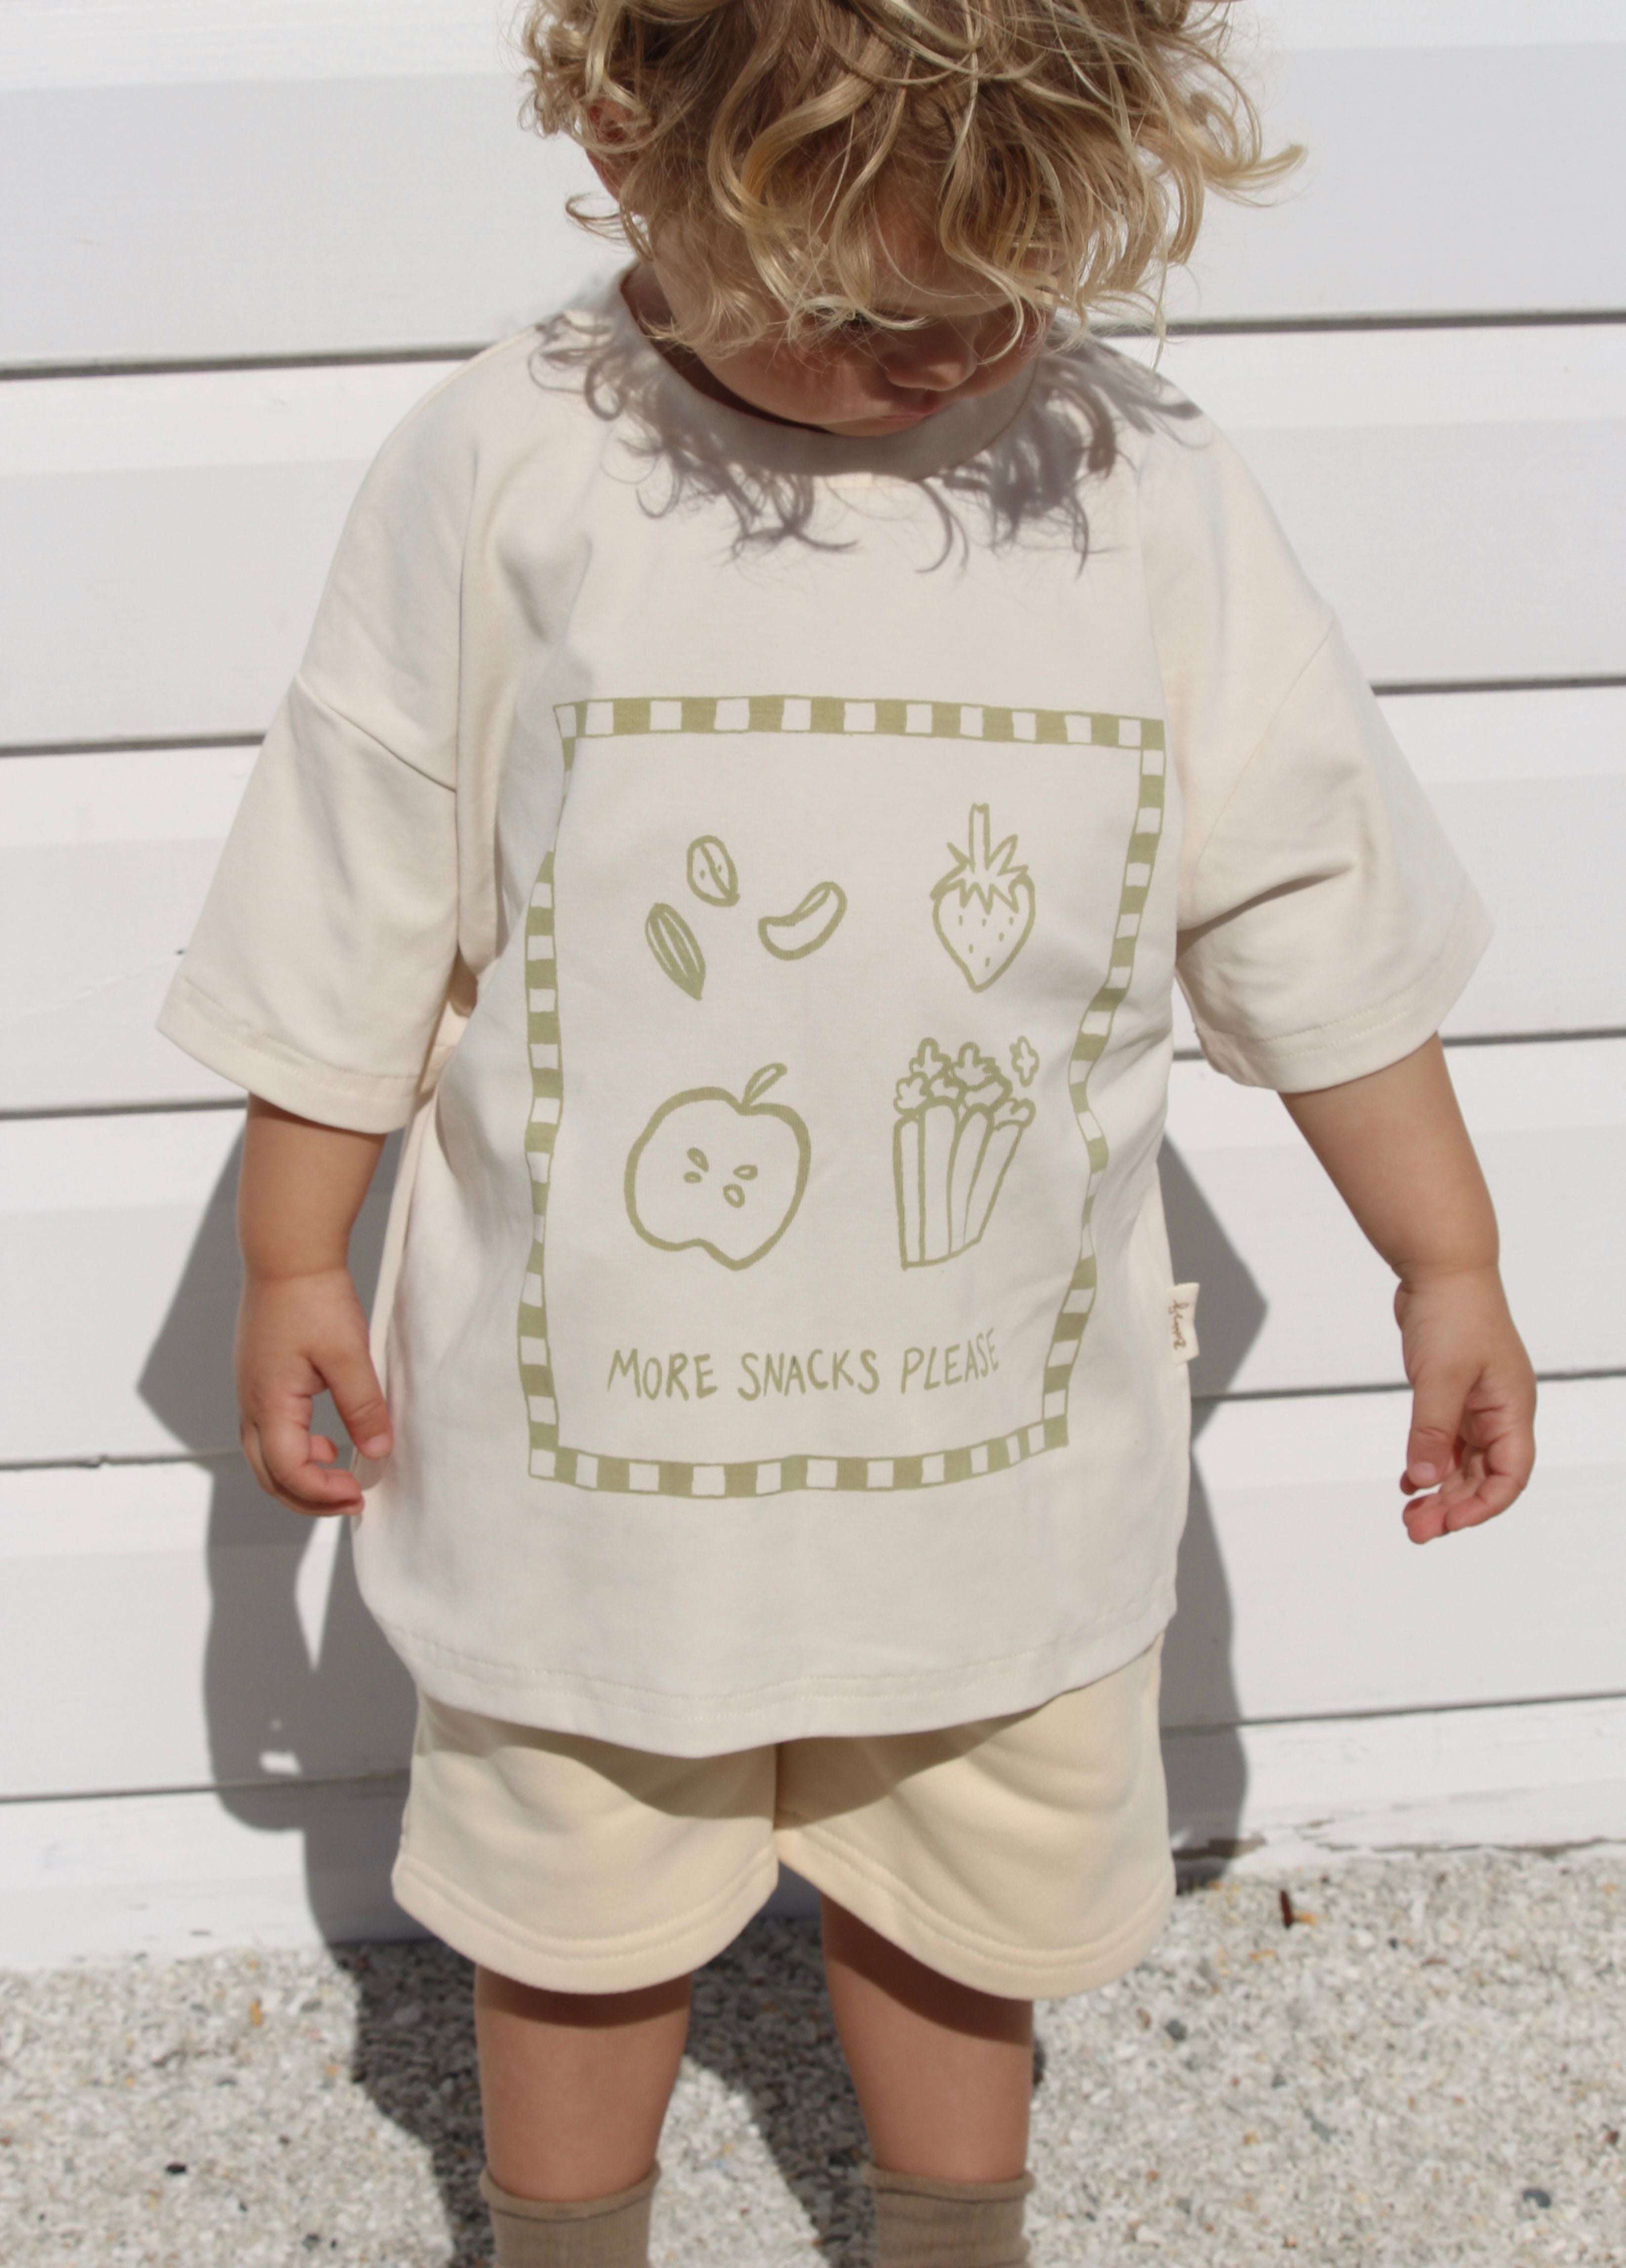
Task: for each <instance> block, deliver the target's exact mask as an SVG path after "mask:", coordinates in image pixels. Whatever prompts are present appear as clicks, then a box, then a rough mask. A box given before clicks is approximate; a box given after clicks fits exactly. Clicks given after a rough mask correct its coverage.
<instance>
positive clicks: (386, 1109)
mask: <svg viewBox="0 0 1626 2268" xmlns="http://www.w3.org/2000/svg"><path fill="white" fill-rule="evenodd" d="M158 1030H159V1031H160V1032H161V1033H162V1034H163V1035H164V1036H165V1038H166V1040H173V1042H174V1043H175V1045H176V1046H177V1047H178V1048H180V1049H184V1050H185V1052H186V1053H187V1054H188V1055H189V1056H191V1057H194V1058H195V1061H197V1062H198V1063H201V1064H205V1065H206V1066H207V1067H208V1069H209V1070H210V1071H217V1072H218V1073H219V1075H220V1077H221V1078H222V1079H230V1080H231V1081H232V1084H233V1085H234V1086H241V1087H244V1088H246V1090H247V1092H248V1093H249V1094H257V1095H260V1096H261V1097H262V1098H263V1099H264V1100H265V1101H267V1102H274V1103H275V1104H276V1107H277V1108H278V1109H279V1110H290V1111H292V1112H293V1114H294V1116H296V1117H299V1118H311V1119H314V1120H315V1121H316V1122H317V1123H319V1124H320V1125H324V1126H342V1127H344V1128H345V1129H347V1130H349V1131H350V1132H353V1133H357V1134H393V1133H394V1131H395V1130H396V1128H397V1127H398V1126H404V1125H405V1124H406V1123H407V1121H408V1119H409V1118H410V1117H411V1116H412V1113H413V1109H414V1107H415V1105H416V1100H417V1094H418V1086H419V1082H418V1079H417V1078H416V1076H413V1077H410V1078H408V1077H401V1078H395V1079H378V1078H370V1077H368V1076H366V1075H365V1074H364V1073H361V1072H357V1071H341V1070H339V1069H337V1068H336V1067H335V1066H334V1065H332V1064H319V1063H313V1062H311V1061H310V1060H308V1058H305V1057H299V1056H296V1055H293V1054H291V1052H290V1051H289V1050H288V1049H285V1048H283V1046H281V1045H279V1044H278V1042H276V1041H275V1040H273V1039H271V1038H270V1037H269V1035H267V1034H265V1033H261V1032H256V1031H254V1029H253V1028H252V1027H249V1026H246V1025H244V1024H242V1023H239V1021H238V1020H237V1019H236V1018H235V1017H234V1016H231V1015H228V1014H227V1013H226V1012H225V1011H224V1009H222V1008H221V1007H219V1006H218V1005H217V1004H216V1003H215V1002H214V1001H212V1000H210V998H209V997H208V996H207V994H205V993H202V992H200V991H199V990H198V989H197V987H196V986H195V984H194V983H192V982H191V981H190V979H189V978H188V976H186V975H185V974H184V972H183V973H182V974H181V975H180V976H176V977H175V979H174V981H173V983H172V984H171V986H170V989H169V994H168V997H167V998H166V1000H165V1003H164V1005H163V1007H162V1008H161V1009H160V1011H159V1013H158Z"/></svg>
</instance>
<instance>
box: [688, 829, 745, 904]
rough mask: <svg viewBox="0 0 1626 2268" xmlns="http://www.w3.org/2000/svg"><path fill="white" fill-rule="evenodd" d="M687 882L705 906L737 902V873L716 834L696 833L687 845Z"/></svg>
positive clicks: (721, 840) (724, 845)
mask: <svg viewBox="0 0 1626 2268" xmlns="http://www.w3.org/2000/svg"><path fill="white" fill-rule="evenodd" d="M688 886H689V888H690V889H691V890H693V892H694V893H695V896H696V897H697V898H703V899H704V900H705V902H706V903H707V904H708V905H709V906H737V905H738V904H739V874H738V873H737V872H736V871H735V867H734V862H733V860H732V858H730V857H729V855H728V845H727V844H726V843H725V842H724V841H723V839H722V837H721V836H717V835H697V836H695V840H694V841H693V842H692V843H690V844H689V846H688Z"/></svg>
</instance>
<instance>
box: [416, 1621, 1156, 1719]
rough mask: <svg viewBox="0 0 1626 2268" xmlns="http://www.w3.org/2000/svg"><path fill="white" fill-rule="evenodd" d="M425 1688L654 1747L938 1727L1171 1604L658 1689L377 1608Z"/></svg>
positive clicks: (1145, 1636) (1142, 1631)
mask: <svg viewBox="0 0 1626 2268" xmlns="http://www.w3.org/2000/svg"><path fill="white" fill-rule="evenodd" d="M372 1611H373V1613H374V1615H375V1616H376V1618H377V1620H378V1622H379V1627H380V1628H381V1629H382V1630H383V1631H384V1634H385V1636H386V1638H388V1640H389V1642H390V1644H391V1646H394V1649H395V1652H396V1653H398V1654H399V1655H400V1656H401V1660H402V1661H403V1662H404V1663H405V1664H406V1666H407V1668H408V1670H409V1671H410V1673H411V1675H412V1678H413V1681H414V1683H416V1685H417V1686H418V1688H419V1689H420V1690H421V1691H423V1692H424V1693H426V1694H428V1696H429V1697H430V1699H431V1700H433V1701H438V1702H439V1703H441V1704H442V1705H443V1706H445V1707H446V1708H451V1709H468V1710H472V1711H475V1712H477V1713H478V1714H480V1715H482V1716H486V1717H496V1718H499V1719H504V1721H506V1722H507V1723H510V1724H520V1725H533V1726H536V1727H539V1728H540V1729H541V1730H543V1731H546V1732H550V1733H569V1734H577V1735H579V1736H583V1737H585V1738H588V1739H592V1740H600V1741H613V1742H615V1743H616V1744H617V1746H619V1747H622V1748H629V1749H646V1750H649V1751H651V1753H653V1754H654V1755H656V1756H727V1755H731V1754H732V1753H733V1752H734V1751H736V1750H738V1749H753V1748H760V1747H768V1746H770V1745H774V1744H776V1743H777V1742H781V1741H800V1740H819V1739H834V1738H846V1737H861V1736H867V1735H875V1734H891V1733H925V1732H935V1731H937V1730H938V1729H940V1728H941V1727H944V1726H945V1725H970V1724H980V1723H981V1722H982V1720H983V1719H985V1718H989V1717H1008V1716H1014V1715H1016V1714H1017V1713H1018V1712H1020V1711H1023V1710H1026V1709H1037V1708H1040V1707H1041V1706H1042V1705H1043V1704H1044V1703H1045V1702H1047V1701H1053V1700H1054V1699H1055V1698H1056V1695H1057V1694H1058V1693H1067V1692H1071V1691H1072V1690H1073V1689H1074V1688H1075V1687H1078V1686H1080V1685H1091V1684H1093V1683H1095V1681H1096V1680H1097V1679H1098V1678H1101V1677H1109V1676H1111V1675H1112V1674H1113V1672H1114V1671H1115V1670H1118V1669H1122V1668H1124V1666H1125V1665H1126V1664H1127V1663H1129V1662H1130V1661H1134V1660H1135V1658H1136V1656H1137V1654H1141V1653H1144V1652H1145V1650H1146V1648H1147V1647H1148V1646H1150V1645H1151V1642H1152V1640H1153V1639H1154V1638H1156V1637H1157V1635H1158V1633H1159V1631H1161V1630H1163V1629H1164V1628H1165V1627H1166V1624H1167V1623H1168V1621H1169V1618H1170V1616H1172V1615H1173V1614H1174V1589H1173V1587H1172V1585H1164V1586H1160V1587H1159V1588H1158V1589H1157V1590H1156V1591H1155V1592H1153V1593H1152V1594H1151V1595H1150V1596H1149V1597H1148V1599H1147V1600H1146V1602H1144V1605H1142V1606H1141V1607H1140V1608H1139V1609H1138V1610H1137V1612H1136V1613H1135V1614H1134V1615H1133V1616H1131V1617H1129V1618H1128V1619H1126V1620H1123V1621H1114V1622H1113V1623H1112V1624H1111V1625H1110V1627H1109V1628H1105V1629H1103V1628H1100V1627H1092V1628H1090V1629H1088V1630H1085V1631H1075V1632H1070V1633H1069V1634H1068V1635H1067V1636H1066V1637H1064V1638H1053V1639H1050V1640H1048V1641H1047V1642H1046V1644H1045V1645H1043V1646H1036V1647H1034V1648H1033V1649H1031V1650H1030V1651H1026V1652H1024V1653H1017V1654H1008V1655H1004V1656H1003V1657H1001V1658H1000V1659H998V1660H996V1661H985V1662H974V1663H971V1664H968V1665H945V1667H944V1668H941V1669H933V1670H929V1671H917V1672H915V1673H913V1674H910V1675H895V1676H879V1677H806V1678H798V1679H795V1680H787V1681H786V1682H785V1683H784V1684H782V1685H770V1686H759V1687H756V1688H754V1689H753V1690H750V1691H748V1692H745V1693H718V1694H704V1695H700V1694H684V1693H661V1692H657V1691H653V1690H650V1689H648V1688H644V1687H635V1686H627V1685H622V1684H617V1683H611V1682H610V1681H608V1680H607V1679H602V1678H595V1677H592V1676H587V1675H572V1674H570V1673H564V1672H559V1671H552V1670H545V1669H540V1668H531V1667H526V1666H522V1665H519V1664H506V1663H493V1662H489V1661H476V1660H471V1659H470V1658H469V1657H467V1655H463V1654H460V1653H457V1652H456V1651H455V1650H454V1649H453V1648H452V1647H449V1646H445V1645H444V1644H442V1643H441V1642H440V1641H439V1640H438V1639H435V1638H430V1637H428V1636H426V1635H425V1634H424V1633H423V1632H422V1631H406V1630H403V1629H401V1627H400V1625H399V1624H394V1623H393V1622H392V1621H390V1619H389V1618H388V1617H387V1616H383V1615H379V1613H378V1609H377V1608H376V1607H374V1608H373V1609H372Z"/></svg>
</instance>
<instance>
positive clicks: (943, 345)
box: [627, 247, 1045, 439]
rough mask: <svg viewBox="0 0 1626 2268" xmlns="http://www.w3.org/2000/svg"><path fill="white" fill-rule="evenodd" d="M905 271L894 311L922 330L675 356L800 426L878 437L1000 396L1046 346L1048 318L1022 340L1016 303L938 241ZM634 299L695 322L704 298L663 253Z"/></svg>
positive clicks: (698, 380)
mask: <svg viewBox="0 0 1626 2268" xmlns="http://www.w3.org/2000/svg"><path fill="white" fill-rule="evenodd" d="M893 267H894V276H893V279H892V282H891V283H890V284H889V285H888V287H887V299H886V306H885V309H884V312H885V313H887V314H888V315H894V316H901V317H906V318H912V319H915V320H916V321H917V322H918V325H919V328H916V329H911V330H907V331H890V330H886V329H882V328H877V327H875V326H873V325H855V326H853V327H851V328H848V329H845V330H842V331H841V332H838V333H837V334H836V335H835V336H834V337H833V338H828V339H825V340H822V341H820V342H818V343H817V344H802V343H799V342H791V340H790V339H789V338H787V336H786V335H785V334H784V332H783V331H781V332H778V333H776V334H775V333H770V334H769V336H768V337H767V338H765V339H762V340H761V341H759V342H758V343H757V344H755V345H754V346H750V347H746V348H742V349H740V350H738V351H735V350H709V351H708V352H707V353H706V354H704V355H703V356H702V355H691V354H690V353H689V352H688V350H682V351H681V352H680V353H678V354H677V355H675V356H673V359H674V360H675V361H676V362H677V364H678V366H679V367H680V368H681V370H682V371H683V372H684V374H685V375H686V376H688V378H689V379H691V381H692V382H694V383H695V384H696V385H698V386H699V387H701V390H702V391H703V392H704V393H708V394H718V393H720V394H721V396H722V397H724V398H731V397H732V399H733V400H734V401H739V402H744V403H745V404H746V405H747V407H748V408H749V409H754V410H757V411H759V412H760V413H761V415H763V416H768V417H776V418H782V419H784V420H785V421H786V422H787V423H791V424H793V425H813V426H817V427H819V428H820V429H821V430H822V431H825V432H827V433H838V434H841V435H843V436H845V437H847V438H851V439H868V438H874V437H876V436H879V435H881V434H886V433H899V432H902V431H906V430H907V429H908V428H909V426H911V425H918V424H919V423H921V421H922V420H923V418H927V417H931V416H933V415H935V413H936V412H937V411H938V410H939V409H946V408H947V407H948V406H949V404H950V403H951V402H955V401H968V400H969V399H970V398H971V397H972V396H973V395H975V394H990V393H992V392H993V391H994V390H995V388H996V387H1002V386H1004V385H1006V384H1008V383H1009V381H1010V380H1011V379H1012V378H1013V377H1015V376H1016V374H1017V372H1019V371H1020V370H1022V369H1023V368H1025V367H1026V365H1027V364H1028V363H1030V362H1031V361H1032V360H1033V358H1034V355H1035V354H1037V353H1038V351H1039V349H1040V347H1041V345H1042V343H1043V341H1044V334H1045V326H1044V324H1043V323H1042V322H1041V321H1039V320H1034V321H1031V322H1030V323H1029V324H1027V325H1026V327H1025V328H1024V330H1023V332H1022V335H1021V336H1020V338H1019V340H1018V341H1017V342H1016V343H1015V344H1014V345H1012V343H1011V311H1010V308H1009V306H1008V305H1007V304H1006V302H1005V301H1004V300H1003V299H999V298H995V297H994V296H993V295H992V294H991V293H990V291H989V290H988V288H987V286H986V284H982V282H981V279H980V278H973V277H968V276H966V274H965V272H964V271H963V270H959V269H954V268H953V267H952V266H951V265H950V263H949V262H948V261H945V259H944V257H943V255H942V254H941V253H939V252H938V251H937V249H936V247H931V249H930V250H929V251H926V252H922V253H918V254H915V255H914V256H912V257H909V258H904V257H902V256H894V261H893ZM627 296H628V299H629V304H630V305H631V306H632V310H633V313H635V314H636V315H639V316H641V317H644V318H645V319H646V320H655V321H657V322H658V321H660V320H664V319H666V317H667V316H668V315H670V316H673V317H675V318H676V320H677V322H678V323H679V325H680V326H684V325H686V324H687V323H688V322H689V321H692V320H693V318H694V317H695V314H696V313H697V312H698V306H699V296H700V295H699V292H698V291H697V289H696V286H695V281H694V279H693V278H692V276H686V275H685V274H684V272H683V271H682V269H681V268H676V267H674V266H673V265H672V264H671V263H670V262H668V261H665V260H662V261H658V262H656V263H655V264H654V265H653V266H652V267H646V268H643V267H641V268H639V269H635V270H634V272H633V274H632V276H630V277H629V279H628V284H627ZM707 379H710V381H711V383H710V384H707V382H706V381H707Z"/></svg>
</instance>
